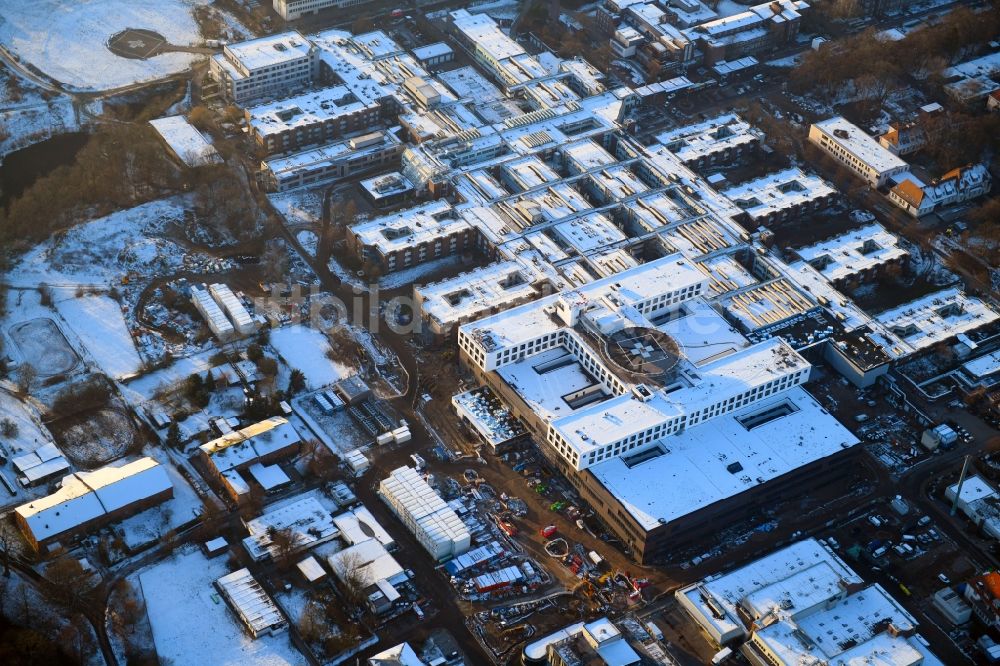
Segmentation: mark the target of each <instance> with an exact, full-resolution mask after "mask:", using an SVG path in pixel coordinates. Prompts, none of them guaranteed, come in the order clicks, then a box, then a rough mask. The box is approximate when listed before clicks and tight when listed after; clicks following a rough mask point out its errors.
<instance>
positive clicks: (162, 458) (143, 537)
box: [116, 446, 204, 548]
mask: <svg viewBox="0 0 1000 666" xmlns="http://www.w3.org/2000/svg"><path fill="white" fill-rule="evenodd" d="M142 453H143V455H147V456H150V457H152V458H154V459H156V460H158V461H159V462H160V463H161V464H162V465H163V469H164V471H166V473H167V476H169V477H170V483H172V484H173V485H174V496H173V498H172V499H169V500H167V501H166V502H164V503H163V504H159V505H157V506H155V507H153V508H150V509H147V510H146V511H143V512H142V513H139V514H137V515H135V516H132V517H131V518H126V519H125V520H123V521H122V522H121V523H119V524H118V526H117V528H116V529H117V530H118V531H120V532H121V534H122V535H123V537H124V539H125V543H126V545H128V546H129V547H130V548H138V547H140V546H143V545H146V544H151V543H153V542H155V541H157V540H158V539H159V538H160V537H161V536H163V535H164V534H165V533H166V532H167V531H169V530H171V529H174V530H176V529H177V528H178V527H180V526H182V525H184V524H185V523H188V522H190V521H191V520H193V519H194V518H195V517H196V516H198V515H200V514H201V513H202V511H203V510H204V505H202V503H201V500H200V499H199V498H198V494H197V493H196V492H195V491H194V489H193V488H192V487H191V486H190V485H189V484H188V482H187V481H186V480H185V479H184V477H183V476H182V475H181V473H180V472H178V471H177V468H176V467H175V466H174V465H173V463H172V462H171V461H170V457H169V456H168V455H167V453H166V452H165V451H164V450H163V449H162V448H160V447H158V446H150V447H147V448H146V449H145V450H143V452H142Z"/></svg>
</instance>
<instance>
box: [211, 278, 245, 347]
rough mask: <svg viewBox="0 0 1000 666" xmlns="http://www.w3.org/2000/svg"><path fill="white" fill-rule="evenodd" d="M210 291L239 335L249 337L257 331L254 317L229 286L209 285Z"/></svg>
mask: <svg viewBox="0 0 1000 666" xmlns="http://www.w3.org/2000/svg"><path fill="white" fill-rule="evenodd" d="M208 291H209V293H210V294H211V295H212V298H214V299H215V302H216V303H218V305H219V307H220V308H221V309H222V311H223V312H225V313H226V315H227V316H228V317H229V319H230V321H232V323H233V328H234V329H235V330H236V332H237V333H239V334H240V335H249V334H251V333H253V332H254V331H255V330H257V325H256V323H255V322H254V319H253V317H251V316H250V313H249V312H247V309H246V307H244V305H243V303H242V302H240V299H238V298H237V297H236V294H234V293H233V290H232V289H230V288H229V286H228V285H224V284H218V283H216V284H213V285H209V287H208Z"/></svg>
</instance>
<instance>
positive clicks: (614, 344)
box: [604, 326, 681, 385]
mask: <svg viewBox="0 0 1000 666" xmlns="http://www.w3.org/2000/svg"><path fill="white" fill-rule="evenodd" d="M604 354H605V356H606V357H607V359H608V360H609V361H611V362H612V363H613V364H614V365H616V366H618V367H619V368H620V369H621V370H622V371H624V372H625V373H627V374H629V375H631V379H633V381H636V382H646V383H652V384H660V385H662V384H665V383H667V381H668V380H669V379H670V378H671V377H672V376H673V371H674V368H675V367H676V366H677V363H678V361H680V360H681V350H680V346H679V345H678V344H677V341H676V340H674V339H673V338H672V337H670V336H669V335H667V334H666V333H664V332H663V331H660V330H658V329H655V328H646V327H639V326H632V327H628V328H623V329H621V330H618V331H615V332H614V333H611V334H610V335H608V336H607V337H606V338H605V339H604Z"/></svg>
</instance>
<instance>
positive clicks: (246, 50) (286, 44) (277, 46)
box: [226, 30, 311, 72]
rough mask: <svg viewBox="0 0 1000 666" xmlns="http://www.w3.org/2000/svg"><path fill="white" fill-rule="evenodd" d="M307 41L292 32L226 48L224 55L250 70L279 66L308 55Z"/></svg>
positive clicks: (230, 45) (309, 45) (280, 33)
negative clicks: (226, 54)
mask: <svg viewBox="0 0 1000 666" xmlns="http://www.w3.org/2000/svg"><path fill="white" fill-rule="evenodd" d="M310 48H311V44H310V43H309V40H307V39H306V38H305V37H303V36H302V35H300V34H299V33H298V32H296V31H294V30H290V31H288V32H279V33H277V34H274V35H268V36H266V37H259V38H257V39H250V40H247V41H244V42H239V43H236V44H229V45H228V46H226V53H228V54H229V55H230V56H232V57H233V58H234V59H235V60H237V61H239V63H240V64H241V65H242V66H243V67H245V68H247V69H248V70H250V71H251V72H252V71H254V70H256V69H261V68H262V67H271V66H273V65H281V64H284V63H287V62H290V61H292V60H298V59H299V58H305V57H308V55H309V49H310Z"/></svg>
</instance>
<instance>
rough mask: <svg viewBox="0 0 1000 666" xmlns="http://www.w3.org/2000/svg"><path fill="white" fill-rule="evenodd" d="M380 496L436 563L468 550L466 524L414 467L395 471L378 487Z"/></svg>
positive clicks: (468, 535)
mask: <svg viewBox="0 0 1000 666" xmlns="http://www.w3.org/2000/svg"><path fill="white" fill-rule="evenodd" d="M378 492H379V496H380V497H381V498H382V499H383V500H384V501H385V503H386V504H388V505H389V507H390V508H391V509H392V510H393V512H394V513H395V514H396V516H397V517H398V518H399V519H400V520H401V521H402V522H403V524H404V525H406V527H407V528H408V529H409V530H410V531H411V532H412V533H413V534H414V536H416V537H417V541H419V542H420V545H421V546H423V547H424V548H425V549H426V550H427V552H428V553H430V554H431V556H432V557H433V558H434V559H436V560H444V559H448V558H450V557H454V556H455V555H461V554H462V553H464V552H465V551H467V550H468V549H469V545H470V544H471V542H472V537H471V535H470V534H469V530H468V528H467V527H466V526H465V523H463V522H462V520H461V518H459V517H458V515H457V514H456V513H455V511H454V510H453V509H452V508H451V507H450V506H448V504H447V503H445V501H444V500H443V499H441V496H440V495H438V494H437V491H435V490H434V489H433V488H431V487H430V486H429V485H428V484H427V482H426V481H425V480H424V479H423V477H421V476H420V475H419V474H418V473H417V471H416V470H415V469H413V468H412V467H399V468H397V469H394V470H393V471H392V472H391V473H390V474H389V476H388V477H386V478H385V479H382V481H381V482H380V483H379V491H378Z"/></svg>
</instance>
